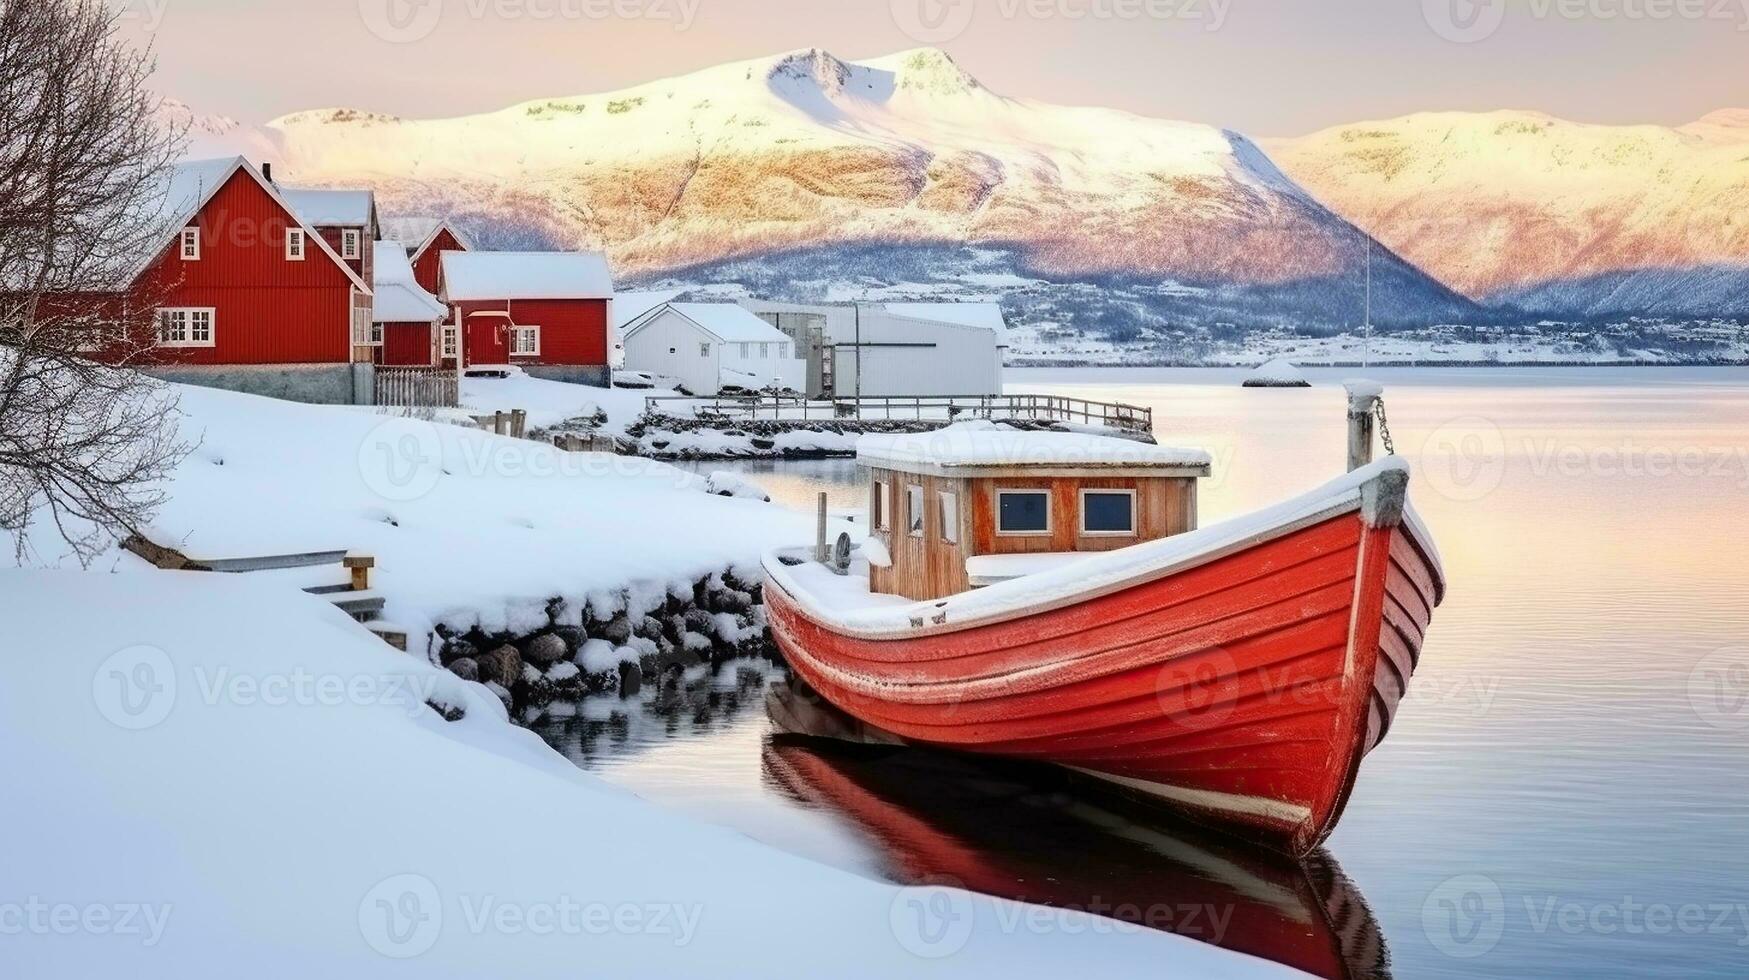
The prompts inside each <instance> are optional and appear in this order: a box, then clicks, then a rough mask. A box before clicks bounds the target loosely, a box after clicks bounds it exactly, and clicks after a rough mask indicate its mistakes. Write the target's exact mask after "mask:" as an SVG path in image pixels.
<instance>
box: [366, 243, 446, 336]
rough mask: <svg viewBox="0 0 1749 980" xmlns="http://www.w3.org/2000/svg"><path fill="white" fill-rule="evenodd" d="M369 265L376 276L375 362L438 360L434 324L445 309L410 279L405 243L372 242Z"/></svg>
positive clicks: (440, 317) (438, 320) (438, 321)
mask: <svg viewBox="0 0 1749 980" xmlns="http://www.w3.org/2000/svg"><path fill="white" fill-rule="evenodd" d="M371 250H372V252H373V253H374V255H373V256H372V260H371V267H372V269H373V271H374V272H375V275H376V279H375V281H374V282H372V283H371V285H372V287H373V288H374V289H375V290H376V304H375V307H374V312H375V317H374V320H375V335H374V336H375V339H376V341H377V346H376V348H375V352H376V363H377V364H380V365H383V366H385V367H432V366H435V365H436V364H437V363H438V350H437V343H438V338H439V333H438V327H439V324H441V323H442V322H443V318H444V314H445V313H446V312H448V311H447V310H445V309H444V306H443V304H442V303H439V302H438V301H437V297H435V296H433V295H431V294H430V293H428V292H426V291H425V290H423V289H420V288H419V284H418V283H417V282H414V281H413V266H412V264H411V263H409V262H408V261H407V247H406V246H405V245H402V244H401V243H400V242H376V243H374V244H373V247H372V249H371Z"/></svg>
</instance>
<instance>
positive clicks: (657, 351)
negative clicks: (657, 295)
mask: <svg viewBox="0 0 1749 980" xmlns="http://www.w3.org/2000/svg"><path fill="white" fill-rule="evenodd" d="M622 341H623V343H624V344H625V350H626V360H625V366H626V367H627V368H629V369H630V370H633V371H643V372H646V373H649V374H659V375H666V376H667V377H670V378H674V379H675V380H677V381H678V382H680V384H682V385H684V386H685V387H686V390H688V391H690V392H692V393H693V394H695V395H715V394H717V393H718V392H720V391H721V390H722V389H723V388H725V387H738V388H746V389H750V390H764V389H767V388H772V387H777V388H787V389H791V390H796V391H800V390H801V387H802V385H803V384H804V383H805V382H804V377H805V370H806V364H805V363H804V362H803V361H802V360H801V359H800V358H799V357H797V356H796V353H795V344H794V342H792V341H791V340H790V338H789V337H787V336H785V335H784V334H783V332H782V331H779V330H778V329H777V328H776V327H773V326H772V325H771V324H769V323H767V322H765V321H764V320H761V319H760V318H758V317H756V316H754V315H753V314H752V313H749V312H748V311H747V310H745V309H742V308H741V307H739V306H736V305H734V304H733V303H663V304H661V305H660V306H657V307H655V308H653V309H651V310H649V311H647V312H646V313H645V314H644V315H643V316H641V317H639V318H637V319H635V320H633V321H631V322H630V323H628V324H626V326H625V328H624V332H623V334H622Z"/></svg>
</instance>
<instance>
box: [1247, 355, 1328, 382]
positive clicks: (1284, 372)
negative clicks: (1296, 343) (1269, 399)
mask: <svg viewBox="0 0 1749 980" xmlns="http://www.w3.org/2000/svg"><path fill="white" fill-rule="evenodd" d="M1311 386H1312V383H1311V382H1310V381H1307V380H1306V376H1305V375H1304V374H1302V373H1300V369H1299V368H1297V367H1294V365H1293V364H1292V362H1290V361H1288V360H1286V359H1284V358H1280V357H1278V358H1276V359H1275V360H1273V361H1270V362H1269V363H1267V364H1264V365H1262V366H1261V367H1259V368H1258V369H1257V370H1255V371H1253V372H1251V374H1250V375H1248V376H1247V377H1246V378H1245V380H1244V381H1243V382H1241V384H1240V387H1243V388H1310V387H1311Z"/></svg>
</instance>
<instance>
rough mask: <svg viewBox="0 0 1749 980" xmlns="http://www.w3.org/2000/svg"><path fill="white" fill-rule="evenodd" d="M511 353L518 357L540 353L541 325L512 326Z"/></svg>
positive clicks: (533, 355)
mask: <svg viewBox="0 0 1749 980" xmlns="http://www.w3.org/2000/svg"><path fill="white" fill-rule="evenodd" d="M510 353H512V354H515V355H517V356H518V357H535V356H538V355H539V354H540V328H539V327H512V328H511V329H510Z"/></svg>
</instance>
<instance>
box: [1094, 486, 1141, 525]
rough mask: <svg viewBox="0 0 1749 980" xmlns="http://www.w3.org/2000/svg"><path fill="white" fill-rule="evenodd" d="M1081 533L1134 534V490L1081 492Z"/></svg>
mask: <svg viewBox="0 0 1749 980" xmlns="http://www.w3.org/2000/svg"><path fill="white" fill-rule="evenodd" d="M1081 533H1082V534H1110V535H1133V534H1135V533H1136V492H1135V491H1134V490H1083V491H1081Z"/></svg>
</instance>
